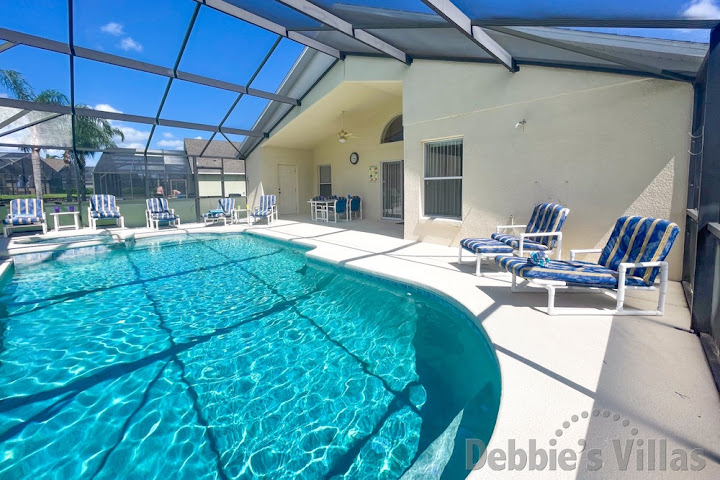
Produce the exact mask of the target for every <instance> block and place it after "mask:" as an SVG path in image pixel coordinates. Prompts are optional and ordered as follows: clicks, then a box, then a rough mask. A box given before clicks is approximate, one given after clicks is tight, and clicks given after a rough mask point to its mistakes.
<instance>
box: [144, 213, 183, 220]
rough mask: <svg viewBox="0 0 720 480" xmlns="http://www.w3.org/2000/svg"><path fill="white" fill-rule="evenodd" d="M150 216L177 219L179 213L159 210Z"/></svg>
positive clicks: (157, 218) (155, 218)
mask: <svg viewBox="0 0 720 480" xmlns="http://www.w3.org/2000/svg"><path fill="white" fill-rule="evenodd" d="M150 218H152V219H153V220H175V219H176V218H178V216H177V215H175V214H174V213H170V212H159V213H151V214H150Z"/></svg>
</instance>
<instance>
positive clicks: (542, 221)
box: [525, 203, 567, 250]
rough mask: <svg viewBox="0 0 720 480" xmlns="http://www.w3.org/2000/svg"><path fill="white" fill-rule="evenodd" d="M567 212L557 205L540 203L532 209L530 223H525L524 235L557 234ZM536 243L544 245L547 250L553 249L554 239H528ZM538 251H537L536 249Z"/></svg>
mask: <svg viewBox="0 0 720 480" xmlns="http://www.w3.org/2000/svg"><path fill="white" fill-rule="evenodd" d="M566 218H567V210H565V207H563V206H562V205H559V204H557V203H541V204H540V205H536V206H535V208H534V209H533V213H532V216H531V217H530V221H529V222H528V223H527V227H526V228H525V233H549V232H559V231H560V230H561V229H562V226H563V224H564V223H565V219H566ZM529 239H531V240H533V241H535V242H536V243H539V244H542V245H545V246H546V247H548V248H547V250H551V249H553V248H555V244H556V243H557V238H556V237H534V238H533V237H529ZM538 250H539V249H538Z"/></svg>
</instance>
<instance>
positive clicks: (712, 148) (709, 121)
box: [692, 27, 720, 343]
mask: <svg viewBox="0 0 720 480" xmlns="http://www.w3.org/2000/svg"><path fill="white" fill-rule="evenodd" d="M706 75H707V77H706V97H705V104H704V106H703V107H702V108H704V109H705V115H704V117H705V127H704V129H703V131H704V132H705V133H706V134H705V135H704V138H703V140H704V142H703V153H702V156H701V160H700V162H701V176H700V199H699V202H698V236H697V249H696V256H695V278H694V282H693V283H694V293H693V304H692V328H693V329H694V330H695V331H697V332H699V333H710V334H713V333H714V335H713V336H714V337H715V342H716V343H717V342H718V340H719V338H718V337H719V336H720V332H712V321H713V318H714V317H715V316H716V315H717V314H718V312H717V311H716V310H717V308H718V300H720V299H717V298H715V299H714V298H713V297H714V296H715V282H716V280H718V279H717V278H716V272H717V267H718V256H717V251H718V239H717V238H716V237H715V236H714V235H713V234H712V232H711V231H710V230H709V228H708V225H709V224H710V223H713V222H718V221H719V220H720V194H719V193H718V187H720V136H718V135H715V134H714V132H718V131H720V28H718V27H715V28H713V30H712V32H711V33H710V48H709V50H708V56H707V73H706Z"/></svg>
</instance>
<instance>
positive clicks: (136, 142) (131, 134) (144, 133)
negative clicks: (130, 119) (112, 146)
mask: <svg viewBox="0 0 720 480" xmlns="http://www.w3.org/2000/svg"><path fill="white" fill-rule="evenodd" d="M110 123H112V124H113V127H115V128H118V129H120V131H122V132H123V135H125V140H123V141H120V137H115V141H116V142H117V144H118V147H121V148H134V149H136V150H139V149H143V150H144V149H145V145H146V144H147V139H148V138H149V137H150V130H138V129H136V128H133V127H128V126H125V125H123V123H122V122H110Z"/></svg>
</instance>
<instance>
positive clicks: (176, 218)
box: [145, 198, 180, 230]
mask: <svg viewBox="0 0 720 480" xmlns="http://www.w3.org/2000/svg"><path fill="white" fill-rule="evenodd" d="M145 203H146V205H147V209H146V210H145V225H146V226H147V227H148V228H155V230H159V229H160V222H167V224H168V225H172V226H175V227H177V226H178V225H180V215H177V214H175V209H172V208H170V206H169V205H168V201H167V199H166V198H148V199H147V200H145Z"/></svg>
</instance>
